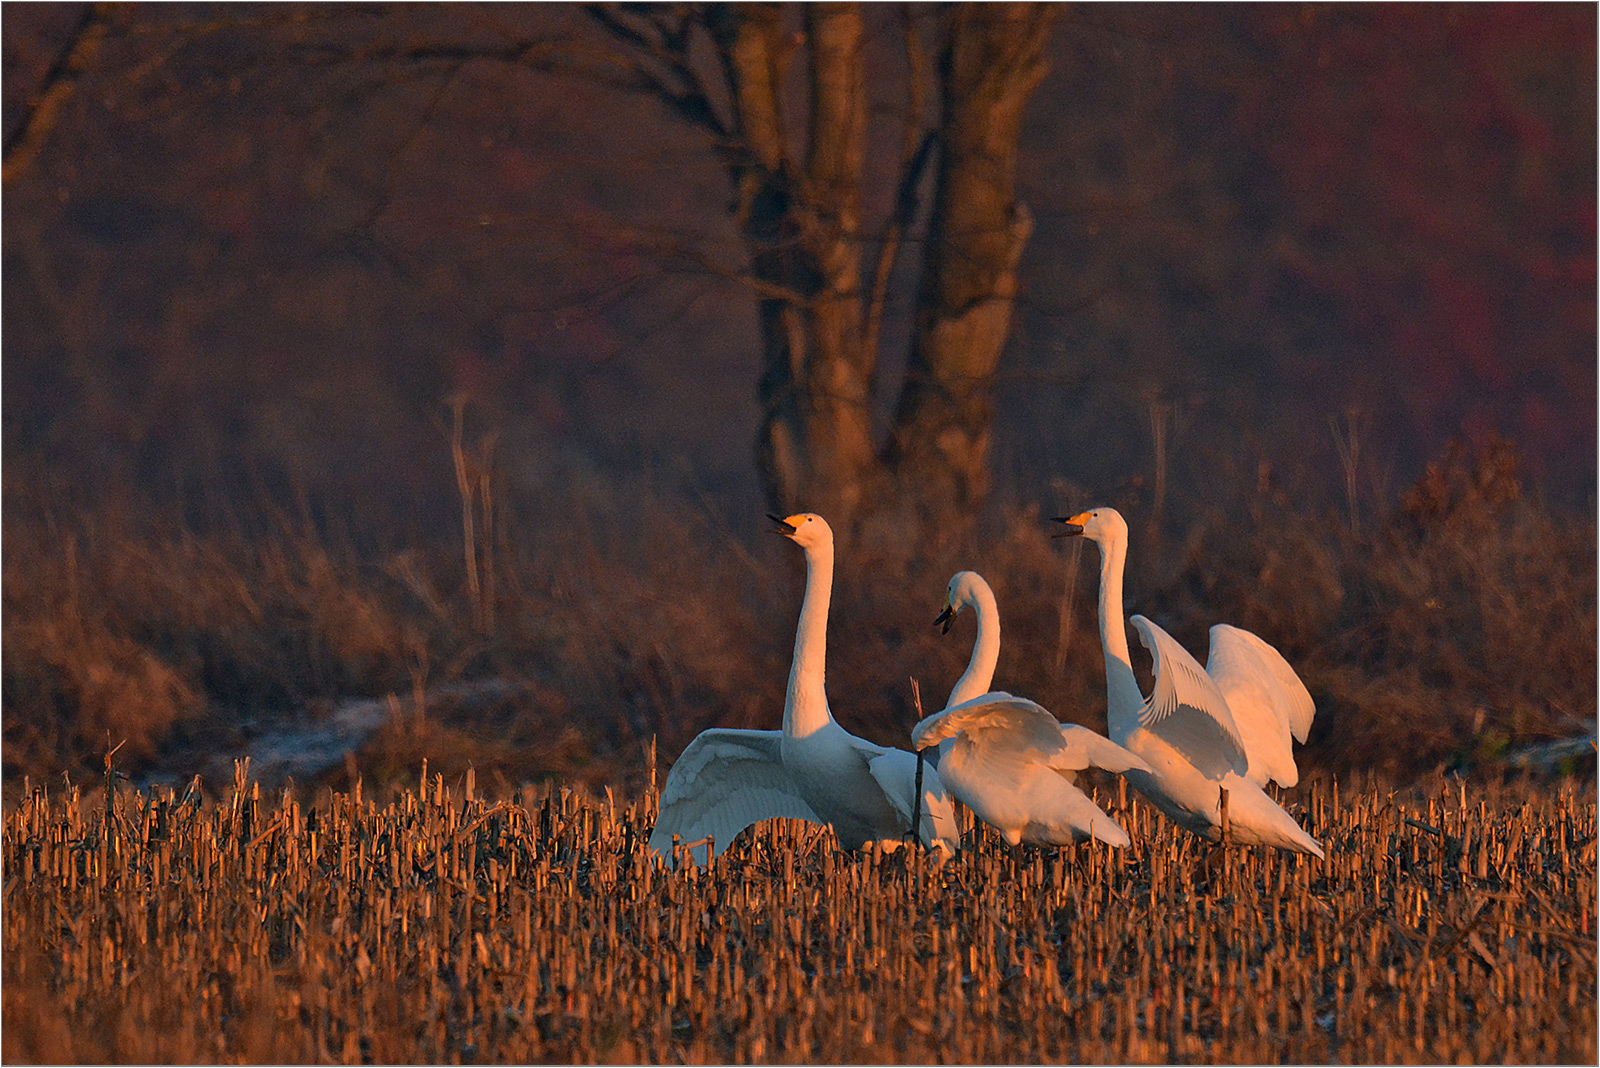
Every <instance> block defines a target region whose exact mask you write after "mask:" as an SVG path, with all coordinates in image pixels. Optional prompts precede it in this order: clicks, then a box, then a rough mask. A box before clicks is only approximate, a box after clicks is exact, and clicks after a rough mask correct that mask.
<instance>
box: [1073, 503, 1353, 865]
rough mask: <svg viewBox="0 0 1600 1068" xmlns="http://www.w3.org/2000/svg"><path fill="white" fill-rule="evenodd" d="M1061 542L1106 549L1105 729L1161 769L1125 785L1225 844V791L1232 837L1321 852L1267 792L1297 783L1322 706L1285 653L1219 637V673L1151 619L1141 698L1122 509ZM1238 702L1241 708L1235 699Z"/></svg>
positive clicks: (1086, 520)
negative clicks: (1298, 760)
mask: <svg viewBox="0 0 1600 1068" xmlns="http://www.w3.org/2000/svg"><path fill="white" fill-rule="evenodd" d="M1057 522H1060V523H1065V524H1066V525H1067V529H1066V531H1065V532H1064V533H1062V534H1058V535H1057V536H1058V537H1068V536H1072V535H1080V536H1082V537H1085V538H1087V539H1089V540H1090V541H1092V542H1094V543H1095V545H1096V546H1098V548H1099V550H1100V644H1101V647H1102V648H1103V650H1104V651H1105V662H1106V724H1107V726H1108V727H1109V731H1108V733H1109V734H1110V735H1111V738H1112V740H1114V741H1116V742H1117V743H1119V744H1120V745H1122V746H1123V747H1125V748H1126V749H1128V750H1129V751H1131V752H1133V753H1136V754H1138V755H1139V756H1141V757H1143V758H1144V760H1145V762H1146V763H1147V764H1149V765H1150V766H1151V768H1153V769H1154V770H1153V771H1151V772H1143V771H1138V770H1134V771H1130V772H1128V773H1127V775H1126V777H1127V780H1128V781H1129V782H1130V783H1132V784H1133V786H1134V788H1135V789H1136V790H1138V791H1139V792H1140V793H1142V794H1144V795H1145V796H1146V797H1147V798H1149V799H1150V800H1151V801H1152V802H1153V803H1154V804H1155V806H1156V807H1157V808H1159V809H1160V810H1161V811H1162V812H1164V813H1165V814H1166V815H1167V817H1168V818H1169V819H1171V820H1172V821H1173V822H1175V823H1177V824H1178V825H1179V826H1181V827H1184V828H1185V829H1187V830H1189V831H1192V832H1194V833H1195V834H1198V835H1200V836H1201V837H1203V838H1207V839H1210V840H1211V841H1217V840H1219V839H1220V838H1221V836H1222V816H1221V796H1220V795H1219V792H1218V788H1219V787H1220V788H1221V789H1223V790H1226V791H1227V794H1228V823H1229V837H1230V838H1231V839H1232V840H1233V841H1237V842H1243V843H1245V844H1249V845H1269V846H1276V847H1278V848H1279V849H1289V850H1294V851H1297V852H1301V853H1310V854H1312V855H1314V856H1316V857H1321V856H1322V847H1321V846H1319V845H1318V844H1317V841H1316V839H1314V838H1312V837H1311V836H1310V835H1309V834H1307V833H1306V832H1305V830H1304V829H1302V828H1301V827H1300V825H1299V824H1298V823H1296V822H1295V821H1294V818H1293V817H1292V816H1290V815H1289V814H1288V813H1287V812H1285V811H1284V810H1283V809H1282V808H1280V807H1279V806H1278V804H1277V803H1276V802H1275V801H1273V800H1272V798H1271V797H1269V796H1268V795H1267V793H1266V791H1264V790H1263V789H1262V786H1264V785H1265V784H1266V782H1267V781H1268V780H1269V779H1273V780H1276V781H1278V782H1280V783H1282V784H1283V785H1286V786H1287V785H1293V783H1294V782H1296V781H1298V778H1299V775H1298V772H1297V771H1296V769H1295V764H1294V758H1293V755H1292V754H1291V753H1290V750H1289V742H1288V735H1289V734H1290V733H1291V732H1292V733H1293V734H1294V736H1295V737H1297V738H1299V739H1300V740H1301V741H1304V740H1305V737H1306V733H1307V732H1308V731H1309V730H1310V727H1311V717H1312V715H1313V714H1314V713H1315V707H1314V706H1313V705H1312V703H1311V697H1310V695H1309V694H1308V693H1306V690H1305V686H1304V685H1302V684H1301V683H1300V679H1299V677H1298V676H1296V675H1295V673H1294V669H1292V668H1290V667H1289V665H1288V663H1287V662H1285V661H1284V659H1283V657H1282V656H1281V655H1279V653H1278V651H1277V650H1276V649H1273V648H1272V646H1270V645H1268V644H1267V643H1266V642H1264V641H1262V640H1261V639H1260V638H1257V637H1256V636H1255V635H1254V634H1251V633H1249V632H1248V631H1243V630H1239V629H1238V628H1236V627H1229V626H1226V625H1219V626H1216V627H1213V628H1212V629H1211V653H1210V669H1209V672H1208V670H1207V669H1206V668H1202V667H1201V666H1200V664H1199V662H1198V661H1196V660H1195V659H1194V657H1192V656H1190V655H1189V652H1188V651H1187V650H1186V649H1184V648H1183V646H1181V645H1179V644H1178V643H1177V641H1175V640H1174V639H1173V638H1172V636H1171V635H1169V634H1168V633H1167V632H1166V631H1164V630H1162V629H1161V628H1160V627H1158V626H1156V625H1155V624H1154V623H1152V622H1151V621H1150V620H1148V619H1146V618H1145V617H1144V616H1140V615H1136V616H1133V617H1132V618H1131V619H1130V622H1131V623H1132V624H1133V626H1134V629H1135V630H1137V631H1138V632H1139V640H1140V641H1141V642H1142V643H1143V644H1144V647H1145V648H1146V649H1148V650H1150V655H1151V658H1152V659H1153V661H1154V670H1155V682H1154V685H1153V687H1152V689H1151V693H1150V696H1149V697H1148V698H1146V697H1144V696H1143V695H1142V694H1141V693H1140V692H1139V683H1138V681H1137V680H1136V679H1135V678H1134V675H1133V667H1132V665H1131V662H1130V660H1129V654H1128V637H1127V634H1126V633H1125V631H1124V630H1123V626H1122V572H1123V567H1124V564H1125V563H1126V560H1127V554H1128V524H1127V522H1126V521H1124V520H1123V518H1122V516H1121V515H1120V514H1119V513H1118V512H1117V511H1116V509H1114V508H1103V507H1102V508H1092V509H1090V510H1089V511H1087V512H1081V513H1079V514H1078V515H1075V516H1072V517H1071V518H1068V519H1058V520H1057ZM1236 702H1237V703H1236Z"/></svg>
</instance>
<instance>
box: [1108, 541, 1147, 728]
mask: <svg viewBox="0 0 1600 1068" xmlns="http://www.w3.org/2000/svg"><path fill="white" fill-rule="evenodd" d="M1127 558H1128V541H1127V538H1126V536H1122V537H1112V538H1110V539H1108V540H1107V541H1104V542H1101V543H1100V647H1101V648H1102V649H1104V650H1105V654H1106V726H1107V728H1108V729H1109V730H1110V733H1111V740H1112V741H1120V740H1121V739H1122V738H1125V737H1126V736H1127V735H1128V734H1129V733H1131V732H1132V731H1133V729H1134V727H1136V726H1138V723H1139V708H1140V706H1141V705H1143V704H1144V695H1143V694H1141V693H1140V692H1139V680H1138V679H1136V678H1134V675H1133V661H1132V660H1130V659H1129V657H1128V624H1127V620H1126V619H1125V617H1124V616H1123V614H1122V571H1123V567H1124V565H1125V564H1126V562H1127Z"/></svg>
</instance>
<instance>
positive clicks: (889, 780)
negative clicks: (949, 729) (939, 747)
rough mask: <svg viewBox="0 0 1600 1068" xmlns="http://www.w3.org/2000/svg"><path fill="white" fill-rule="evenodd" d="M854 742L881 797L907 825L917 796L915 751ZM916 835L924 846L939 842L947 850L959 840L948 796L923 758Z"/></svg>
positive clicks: (909, 823)
mask: <svg viewBox="0 0 1600 1068" xmlns="http://www.w3.org/2000/svg"><path fill="white" fill-rule="evenodd" d="M854 741H855V746H856V749H857V751H858V752H860V753H861V755H862V756H864V757H866V759H867V770H868V771H870V772H872V777H873V779H874V780H876V781H877V783H878V785H879V786H880V787H881V788H882V789H883V796H884V797H885V798H886V799H888V802H889V805H890V807H892V808H893V809H894V810H895V812H896V813H898V814H899V816H900V824H901V826H903V827H909V826H911V809H912V807H913V805H914V804H915V802H914V798H915V797H916V796H917V756H916V754H915V753H908V752H906V751H905V750H904V749H890V748H887V747H885V746H881V745H873V744H872V743H871V742H869V741H867V740H866V739H864V738H856V739H854ZM917 837H918V838H919V839H921V841H922V844H923V845H925V846H931V845H933V844H934V843H935V842H942V843H943V844H944V845H945V847H946V848H948V849H950V850H954V849H955V848H956V846H957V845H958V844H959V843H960V841H961V832H960V830H959V829H957V827H956V814H955V810H954V809H953V808H951V807H950V795H949V794H948V793H946V792H945V788H944V783H942V782H940V781H939V772H938V770H937V769H936V768H935V767H934V766H933V764H932V763H931V762H930V761H927V760H924V761H923V765H922V818H921V819H920V820H919V821H918V827H917Z"/></svg>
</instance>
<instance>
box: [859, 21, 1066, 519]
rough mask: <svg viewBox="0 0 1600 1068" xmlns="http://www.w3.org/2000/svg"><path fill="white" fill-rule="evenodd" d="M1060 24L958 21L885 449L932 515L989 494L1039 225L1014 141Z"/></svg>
mask: <svg viewBox="0 0 1600 1068" xmlns="http://www.w3.org/2000/svg"><path fill="white" fill-rule="evenodd" d="M1053 16H1054V10H1053V8H1052V7H1051V6H1049V5H1036V4H963V5H961V6H960V7H959V8H958V9H957V10H956V11H955V12H954V14H953V15H952V26H951V29H950V35H949V38H948V43H947V45H946V48H945V51H944V54H943V56H942V60H941V78H942V82H943V95H944V103H943V109H944V110H943V114H942V116H941V119H940V127H939V133H940V138H941V148H942V151H941V153H940V164H939V170H938V173H937V179H936V181H937V184H936V187H935V191H934V204H933V215H932V222H931V224H930V232H929V235H928V243H927V251H926V260H925V264H924V274H923V285H922V292H921V293H920V295H919V297H918V309H917V317H916V327H915V331H916V332H915V336H914V337H913V339H912V347H911V354H910V358H909V361H908V364H907V369H906V381H905V384H904V386H903V388H902V390H901V393H900V400H899V404H898V408H897V411H896V414H895V423H894V427H893V429H892V431H891V438H890V443H889V459H890V463H891V465H892V469H893V472H894V474H895V476H896V478H897V480H898V481H899V483H900V485H901V487H902V490H903V491H904V492H905V493H906V494H907V495H908V496H909V497H910V499H911V500H912V501H914V502H915V503H916V504H917V505H918V506H919V509H920V510H921V511H922V512H923V513H924V514H925V515H927V516H930V517H937V518H943V517H948V516H951V515H961V514H970V513H971V512H972V511H973V510H974V509H975V508H976V507H977V506H978V505H979V504H981V503H982V501H983V498H984V496H985V494H986V493H987V492H988V488H989V442H990V427H991V424H992V422H993V416H994V401H993V386H994V374H995V369H996V367H997V365H998V364H999V360H1000V354H1001V351H1002V350H1003V349H1004V348H1005V343H1006V338H1007V336H1008V334H1009V332H1010V326H1011V311H1012V305H1013V302H1014V299H1015V296H1016V292H1017V264H1018V262H1019V260H1020V259H1021V256H1022V249H1023V246H1024V245H1025V244H1026V243H1027V240H1028V237H1029V235H1030V233H1031V232H1032V229H1033V222H1032V217H1031V216H1030V215H1029V213H1028V210H1027V208H1026V207H1025V206H1024V205H1022V204H1020V203H1018V202H1017V200H1016V195H1015V194H1016V169H1017V144H1018V140H1019V138H1020V136H1021V131H1022V117H1023V110H1024V108H1025V106H1026V104H1027V102H1028V98H1029V97H1030V96H1031V95H1032V93H1033V90H1034V89H1035V88H1037V87H1038V85H1039V82H1040V81H1041V80H1042V79H1043V77H1044V73H1045V62H1044V58H1043V49H1044V42H1045V38H1046V35H1047V33H1048V31H1049V27H1050V22H1051V20H1052V18H1053Z"/></svg>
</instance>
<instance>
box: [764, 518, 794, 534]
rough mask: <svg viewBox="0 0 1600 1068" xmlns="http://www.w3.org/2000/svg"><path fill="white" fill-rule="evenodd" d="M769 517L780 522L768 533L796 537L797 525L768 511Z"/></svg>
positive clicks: (775, 521)
mask: <svg viewBox="0 0 1600 1068" xmlns="http://www.w3.org/2000/svg"><path fill="white" fill-rule="evenodd" d="M767 518H768V519H770V520H772V521H773V522H774V523H776V524H778V525H777V527H776V528H774V529H772V530H769V531H767V533H768V534H782V535H783V536H784V537H786V538H792V537H794V534H795V527H794V526H793V525H792V524H791V523H790V522H789V521H788V520H787V519H784V518H782V517H780V516H775V515H773V514H772V513H771V512H768V513H767Z"/></svg>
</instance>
